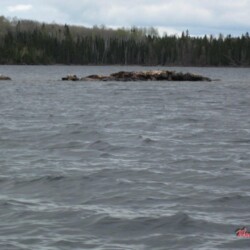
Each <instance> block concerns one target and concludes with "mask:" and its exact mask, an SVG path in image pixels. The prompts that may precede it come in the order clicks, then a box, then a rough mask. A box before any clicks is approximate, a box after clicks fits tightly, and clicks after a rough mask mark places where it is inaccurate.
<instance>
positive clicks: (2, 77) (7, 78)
mask: <svg viewBox="0 0 250 250" xmlns="http://www.w3.org/2000/svg"><path fill="white" fill-rule="evenodd" d="M0 80H11V78H10V77H8V76H4V75H1V74H0Z"/></svg>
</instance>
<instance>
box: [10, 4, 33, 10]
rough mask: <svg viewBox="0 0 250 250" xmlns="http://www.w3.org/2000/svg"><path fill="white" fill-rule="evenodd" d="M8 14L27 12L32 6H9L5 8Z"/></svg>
mask: <svg viewBox="0 0 250 250" xmlns="http://www.w3.org/2000/svg"><path fill="white" fill-rule="evenodd" d="M7 9H8V11H9V12H20V11H21V12H22V11H28V10H31V9H32V5H30V4H17V5H11V6H8V7H7Z"/></svg>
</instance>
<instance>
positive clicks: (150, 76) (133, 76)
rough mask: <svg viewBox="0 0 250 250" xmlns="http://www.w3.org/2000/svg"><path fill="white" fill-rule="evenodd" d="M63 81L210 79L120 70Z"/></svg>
mask: <svg viewBox="0 0 250 250" xmlns="http://www.w3.org/2000/svg"><path fill="white" fill-rule="evenodd" d="M62 80H63V81H122V82H128V81H211V79H210V78H208V77H204V76H201V75H196V74H192V73H182V72H175V71H168V70H152V71H139V72H136V71H120V72H117V73H113V74H110V75H108V76H104V75H89V76H85V77H78V76H76V75H67V76H66V77H63V78H62Z"/></svg>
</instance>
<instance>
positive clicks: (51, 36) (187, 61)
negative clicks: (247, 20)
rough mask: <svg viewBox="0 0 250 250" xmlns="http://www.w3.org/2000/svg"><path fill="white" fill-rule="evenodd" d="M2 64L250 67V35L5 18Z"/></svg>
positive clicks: (0, 29) (0, 35)
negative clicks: (163, 31)
mask: <svg viewBox="0 0 250 250" xmlns="http://www.w3.org/2000/svg"><path fill="white" fill-rule="evenodd" d="M0 64H97V65H101V64H122V65H130V64H133V65H134V64H138V65H184V66H250V37H249V34H248V33H246V34H244V35H242V36H241V37H232V36H231V35H228V36H226V37H224V36H223V35H219V36H218V37H213V36H204V37H191V36H190V35H189V33H188V31H186V32H183V33H182V35H181V36H177V35H167V34H165V35H163V36H159V34H158V32H157V30H156V29H154V28H137V27H133V28H131V29H125V28H120V29H115V30H114V29H109V28H106V27H105V26H103V27H97V26H94V27H93V28H86V27H79V26H68V25H58V24H44V23H38V22H35V21H29V20H17V19H12V20H9V19H6V18H5V17H0Z"/></svg>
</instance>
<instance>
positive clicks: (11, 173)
mask: <svg viewBox="0 0 250 250" xmlns="http://www.w3.org/2000/svg"><path fill="white" fill-rule="evenodd" d="M126 69H133V70H136V69H142V68H139V67H128V68H122V67H73V66H72V67H66V66H48V67H41V66H0V73H2V74H5V75H9V76H11V77H12V79H13V80H12V81H11V82H8V81H1V82H0V88H1V90H0V249H4V250H12V249H13V250H17V249H24V250H34V249H36V250H62V249H63V250H64V249H65V250H69V249H98V250H104V249H105V250H144V249H155V250H165V249H244V248H245V249H249V246H250V239H239V238H237V237H236V236H235V233H234V230H235V229H236V228H238V227H242V226H246V227H248V226H249V230H250V216H249V215H250V170H249V168H250V70H249V69H230V68H228V69H224V68H217V69H216V68H183V69H181V68H177V70H178V71H184V72H187V71H191V72H194V73H201V74H203V75H205V76H208V77H212V78H220V79H221V81H219V82H211V83H207V82H193V83H192V82H136V83H135V82H132V83H129V82H126V83H121V82H118V83H116V82H104V83H103V82H89V83H88V82H82V83H80V82H62V81H59V79H60V78H61V77H62V76H65V75H66V74H68V73H73V74H77V75H80V76H83V75H88V74H92V73H102V74H108V73H111V72H115V71H117V70H126ZM146 69H149V68H146Z"/></svg>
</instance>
